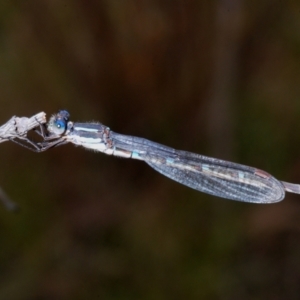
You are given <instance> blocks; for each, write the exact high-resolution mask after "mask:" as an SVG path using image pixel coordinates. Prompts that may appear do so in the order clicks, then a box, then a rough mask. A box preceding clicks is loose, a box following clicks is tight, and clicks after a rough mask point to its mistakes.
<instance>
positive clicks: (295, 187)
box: [281, 181, 300, 194]
mask: <svg viewBox="0 0 300 300" xmlns="http://www.w3.org/2000/svg"><path fill="white" fill-rule="evenodd" d="M281 183H282V184H283V186H284V189H285V190H286V191H287V192H289V193H295V194H300V184H294V183H289V182H285V181H281Z"/></svg>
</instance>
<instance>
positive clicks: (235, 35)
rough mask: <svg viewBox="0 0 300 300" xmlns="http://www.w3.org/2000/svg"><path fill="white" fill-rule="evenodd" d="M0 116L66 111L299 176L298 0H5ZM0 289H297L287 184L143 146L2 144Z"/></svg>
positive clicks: (115, 294)
mask: <svg viewBox="0 0 300 300" xmlns="http://www.w3.org/2000/svg"><path fill="white" fill-rule="evenodd" d="M0 14H1V15H0V91H1V103H2V105H1V107H2V110H1V112H0V120H1V122H0V123H1V124H4V123H5V122H6V121H7V120H8V119H9V118H10V117H11V116H13V115H17V116H31V115H33V114H36V113H38V112H40V111H45V112H46V113H47V116H48V117H49V116H51V114H53V113H55V112H57V111H58V109H67V110H69V112H70V113H71V119H72V120H73V121H99V122H102V123H104V124H105V125H107V126H109V127H110V128H111V129H112V130H113V131H116V132H120V133H124V134H129V135H136V136H142V137H144V138H148V139H150V140H153V141H156V142H160V143H163V144H165V145H168V146H171V147H174V148H178V149H183V150H188V151H192V152H195V153H201V154H204V155H208V156H214V157H218V158H221V159H228V160H232V161H234V162H238V163H242V164H247V165H251V166H254V167H257V168H260V169H263V170H266V171H268V172H269V173H271V174H273V175H274V176H275V177H277V178H278V179H282V180H285V181H290V182H296V183H297V182H300V154H299V153H300V136H299V132H300V121H299V119H300V100H299V98H300V84H299V83H300V2H299V1H296V0H295V1H292V0H290V1H274V0H265V1H250V0H219V1H200V0H198V1H197V0H189V1H183V0H173V1H167V0H165V1H159V0H151V1H150V0H149V1H147V0H142V1H141V0H129V1H116V0H106V1H96V0H90V1H83V0H81V1H80V0H75V1H74V0H73V1H70V0H62V1H46V0H40V1H33V0H29V1H3V2H2V3H1V5H0ZM0 151H1V152H0V153H1V156H2V162H1V173H0V185H1V186H2V187H3V188H4V189H5V191H6V192H7V193H8V194H9V195H10V196H11V198H13V199H14V200H15V201H16V202H18V204H19V205H20V206H21V211H20V212H19V213H17V214H13V213H9V212H7V211H5V209H4V208H1V209H0V245H1V247H0V299H5V300H10V299H11V300H15V299H16V300H18V299H22V300H23V299H25V300H27V299H28V300H32V299H33V300H38V299H149V300H152V299H155V300H158V299H299V297H300V225H299V224H297V223H298V221H297V220H299V215H300V195H293V194H288V195H287V196H286V199H285V200H284V201H283V202H281V203H279V204H274V205H255V204H247V203H240V202H234V201H228V200H224V199H220V198H216V197H213V196H209V195H206V194H202V193H199V192H196V191H193V190H191V189H188V188H187V187H184V186H181V185H179V184H177V183H175V182H173V181H171V180H169V179H167V178H165V177H163V176H161V175H160V174H159V173H157V172H155V171H154V170H152V169H151V168H150V167H148V166H147V165H146V164H144V163H143V162H140V161H134V160H126V159H120V158H116V157H110V156H106V155H103V154H100V153H94V152H92V151H90V152H89V151H86V150H84V149H83V148H80V147H77V148H76V147H74V146H73V145H66V146H62V147H59V148H55V149H52V150H50V151H47V152H44V153H42V154H36V153H33V152H30V151H28V150H26V149H24V148H21V147H19V146H17V145H15V144H12V143H4V144H1V150H0Z"/></svg>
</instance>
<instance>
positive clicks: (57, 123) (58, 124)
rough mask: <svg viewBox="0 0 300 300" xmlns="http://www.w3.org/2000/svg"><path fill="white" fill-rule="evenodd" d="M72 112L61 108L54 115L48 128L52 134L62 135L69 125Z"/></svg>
mask: <svg viewBox="0 0 300 300" xmlns="http://www.w3.org/2000/svg"><path fill="white" fill-rule="evenodd" d="M69 118H70V114H69V113H68V112H67V111H66V110H60V111H59V112H58V113H57V114H56V115H53V116H52V117H51V118H50V120H49V123H48V125H47V130H48V132H49V133H50V135H62V134H64V133H65V131H66V130H67V127H68V122H69Z"/></svg>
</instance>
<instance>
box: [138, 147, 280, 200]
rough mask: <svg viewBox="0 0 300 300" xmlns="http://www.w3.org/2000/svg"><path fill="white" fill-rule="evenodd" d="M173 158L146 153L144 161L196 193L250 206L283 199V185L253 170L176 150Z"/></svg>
mask: <svg viewBox="0 0 300 300" xmlns="http://www.w3.org/2000/svg"><path fill="white" fill-rule="evenodd" d="M176 154H177V157H176V158H175V159H172V158H171V159H168V158H167V159H166V158H164V157H161V156H159V155H155V154H149V153H148V154H146V155H145V156H144V160H145V162H146V163H147V164H148V165H150V166H151V167H152V168H153V169H155V170H156V171H158V172H159V173H161V174H163V175H165V176H167V177H169V178H171V179H173V180H175V181H177V182H179V183H181V184H183V185H186V186H188V187H190V188H193V189H195V190H198V191H201V192H204V193H208V194H211V195H214V196H218V197H222V198H227V199H232V200H237V201H243V202H252V203H274V202H278V201H281V200H282V199H283V198H284V196H285V191H284V187H283V185H282V183H281V182H280V181H278V180H277V179H276V178H274V177H273V176H271V175H270V174H268V173H266V172H264V171H260V170H258V169H255V168H251V167H247V166H243V165H240V164H235V163H231V162H226V161H222V160H218V159H214V158H209V157H205V156H202V155H197V154H194V153H190V152H186V151H176Z"/></svg>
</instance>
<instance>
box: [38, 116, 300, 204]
mask: <svg viewBox="0 0 300 300" xmlns="http://www.w3.org/2000/svg"><path fill="white" fill-rule="evenodd" d="M69 118H70V115H69V113H68V112H67V111H66V110H61V111H59V112H58V113H57V114H56V115H53V116H52V117H51V119H50V120H49V123H48V125H47V131H48V133H47V136H46V135H44V142H42V143H40V144H39V147H40V151H45V150H47V149H49V148H51V147H55V146H59V145H62V144H65V143H73V144H75V145H80V146H83V147H84V148H87V149H92V150H95V151H99V152H103V153H105V154H110V155H115V156H120V157H125V158H133V159H138V160H142V161H144V162H146V163H147V164H148V165H149V166H151V167H152V168H153V169H155V170H156V171H158V172H160V173H161V174H163V175H165V176H167V177H169V178H171V179H173V180H175V181H177V182H179V183H181V184H183V185H186V186H188V187H190V188H193V189H195V190H198V191H201V192H204V193H208V194H211V195H214V196H218V197H222V198H227V199H232V200H237V201H243V202H251V203H275V202H278V201H281V200H282V199H283V198H284V196H285V192H292V193H297V194H300V185H298V184H292V183H288V182H284V181H279V180H277V179H276V178H275V177H273V176H272V175H270V174H269V173H267V172H265V171H262V170H260V169H256V168H253V167H248V166H245V165H241V164H237V163H233V162H229V161H224V160H220V159H216V158H211V157H207V156H203V155H199V154H195V153H191V152H187V151H182V150H176V149H173V148H170V147H167V146H164V145H161V144H158V143H155V142H152V141H149V140H147V139H144V138H140V137H135V136H129V135H123V134H118V133H115V132H113V131H111V130H110V129H109V128H108V127H106V126H105V125H103V124H100V123H75V122H71V121H70V120H69Z"/></svg>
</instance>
